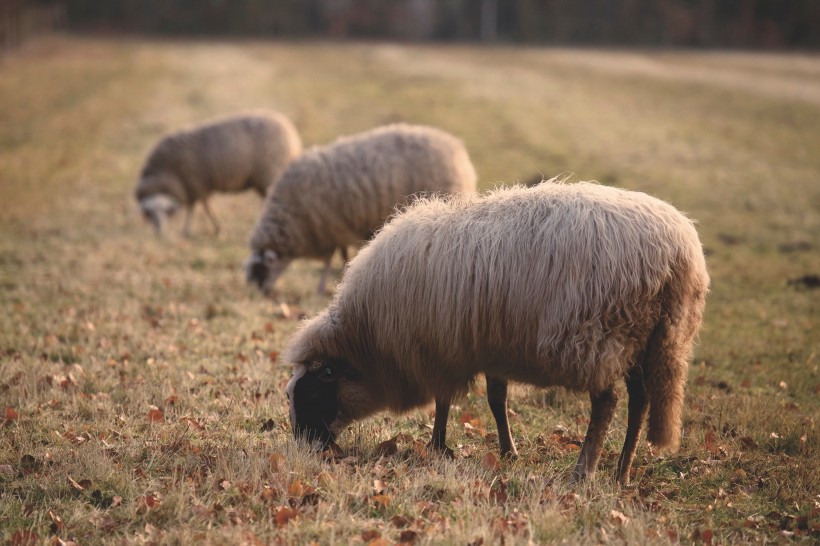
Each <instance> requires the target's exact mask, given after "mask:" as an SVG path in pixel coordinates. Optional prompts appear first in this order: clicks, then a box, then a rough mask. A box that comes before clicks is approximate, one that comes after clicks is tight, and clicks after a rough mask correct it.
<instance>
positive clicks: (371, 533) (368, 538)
mask: <svg viewBox="0 0 820 546" xmlns="http://www.w3.org/2000/svg"><path fill="white" fill-rule="evenodd" d="M361 536H362V540H363V541H365V542H372V541H374V540H376V539H377V538H380V537H381V536H382V534H381V533H380V532H379V531H378V530H376V529H368V530H367V531H362V535H361Z"/></svg>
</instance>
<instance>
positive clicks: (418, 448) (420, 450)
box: [411, 440, 430, 459]
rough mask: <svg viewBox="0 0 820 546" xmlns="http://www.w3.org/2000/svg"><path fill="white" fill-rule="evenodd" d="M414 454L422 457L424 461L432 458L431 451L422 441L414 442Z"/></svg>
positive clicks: (412, 447)
mask: <svg viewBox="0 0 820 546" xmlns="http://www.w3.org/2000/svg"><path fill="white" fill-rule="evenodd" d="M411 449H412V450H413V452H414V453H415V454H416V455H418V456H419V457H421V458H422V459H426V458H427V457H429V456H430V453H429V451H428V450H427V445H426V444H425V443H424V442H423V441H421V440H415V441H413V445H412V446H411Z"/></svg>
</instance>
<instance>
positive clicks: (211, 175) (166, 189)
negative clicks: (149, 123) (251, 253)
mask: <svg viewBox="0 0 820 546" xmlns="http://www.w3.org/2000/svg"><path fill="white" fill-rule="evenodd" d="M301 151H302V141H301V139H300V138H299V133H297V131H296V129H295V128H294V126H293V124H292V123H291V122H290V121H289V120H288V119H287V118H286V117H285V116H284V115H282V114H280V113H278V112H271V111H255V112H249V113H245V114H241V115H236V116H232V117H227V118H222V119H217V120H213V121H210V122H207V123H204V124H202V125H198V126H196V127H193V128H190V129H186V130H182V131H178V132H175V133H171V134H168V135H166V136H165V137H163V138H162V139H161V140H160V141H159V143H158V144H157V145H156V146H155V147H154V149H153V150H152V151H151V153H150V154H149V155H148V159H147V160H146V161H145V164H144V166H143V168H142V172H141V174H140V179H139V182H138V183H137V188H136V197H137V200H138V201H139V205H140V209H141V210H142V213H143V216H145V218H146V219H148V220H150V222H151V223H152V224H153V225H154V227H155V228H156V230H157V233H161V232H162V229H163V226H164V224H165V221H166V219H167V218H168V217H169V216H171V215H173V214H174V213H175V212H176V211H177V209H178V208H179V207H180V206H184V207H185V208H186V216H185V226H184V228H183V233H184V234H185V235H186V236H187V235H189V233H190V231H189V230H190V219H191V212H192V211H193V208H194V206H195V205H196V203H197V202H199V201H201V202H202V205H203V208H204V210H205V213H206V214H207V216H208V218H209V219H210V220H211V223H212V224H213V227H214V231H215V232H216V233H219V224H218V222H217V221H216V218H215V217H214V215H213V214H212V213H211V209H210V207H209V206H208V198H209V197H210V195H211V193H213V192H240V191H244V190H247V189H254V190H256V192H257V193H258V194H259V195H261V196H264V195H265V192H266V191H267V189H268V186H270V184H271V183H272V182H273V181H274V180H275V179H276V178H278V177H279V175H280V174H281V173H282V171H283V170H284V169H285V167H286V166H287V164H288V163H290V161H291V160H293V159H294V158H295V157H296V156H298V155H299V154H300V153H301Z"/></svg>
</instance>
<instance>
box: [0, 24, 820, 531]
mask: <svg viewBox="0 0 820 546" xmlns="http://www.w3.org/2000/svg"><path fill="white" fill-rule="evenodd" d="M254 107H264V108H272V109H276V110H279V111H281V112H283V113H285V114H286V115H288V116H289V117H290V118H291V119H292V120H293V121H294V123H295V124H296V126H297V127H298V128H299V130H300V131H301V134H302V137H303V140H304V141H305V143H306V145H313V144H322V143H326V142H329V141H331V140H332V139H333V138H335V137H336V136H338V135H341V134H346V133H352V132H356V131H360V130H364V129H367V128H370V127H373V126H376V125H380V124H384V123H389V122H395V121H407V122H413V123H426V124H432V125H436V126H439V127H442V128H444V129H446V130H448V131H450V132H452V133H454V134H456V135H458V136H459V137H461V138H462V139H463V140H464V142H465V143H466V145H467V147H468V149H469V151H470V153H471V155H472V158H473V162H474V164H475V166H476V170H477V172H478V176H479V186H480V187H481V188H482V189H489V188H492V187H495V186H496V185H500V184H505V183H516V182H518V181H526V180H529V179H531V178H532V177H533V176H534V175H541V174H543V175H544V176H545V177H547V178H549V177H552V176H555V175H562V174H563V175H571V180H596V181H598V182H599V183H602V184H607V185H614V186H619V187H623V188H627V189H632V190H639V191H645V192H648V193H650V194H652V195H655V196H657V197H660V198H662V199H665V200H667V201H669V202H671V203H672V204H674V205H675V206H676V207H677V208H679V209H681V210H683V211H685V212H686V213H687V214H689V215H690V216H691V217H692V218H694V219H696V220H697V226H698V230H699V233H700V235H701V240H702V242H703V244H704V248H705V251H706V254H707V260H708V264H709V269H710V274H711V278H712V287H711V292H710V294H709V296H708V298H707V308H706V316H705V324H704V328H703V330H702V332H701V335H700V340H699V343H698V345H697V348H696V351H695V357H694V361H693V362H692V366H691V369H690V377H689V383H688V386H687V401H686V409H685V421H684V436H683V442H682V445H681V449H680V451H678V452H677V453H674V454H666V455H662V456H661V455H658V454H653V453H650V451H649V449H648V448H647V446H646V444H645V443H643V442H642V444H641V446H640V447H639V451H638V456H637V458H636V461H635V467H636V468H635V475H634V476H633V480H632V484H631V485H629V486H628V487H619V486H617V485H616V484H614V483H613V480H612V475H613V473H614V467H615V460H616V458H617V453H618V451H619V450H620V447H621V442H622V441H623V435H624V431H625V427H626V424H625V416H626V404H625V397H622V401H621V404H620V405H619V408H618V412H617V414H616V417H615V419H614V421H613V423H612V426H611V428H610V432H609V435H608V437H607V441H606V443H605V453H604V457H603V459H602V463H601V467H600V468H599V472H598V475H597V476H596V478H595V479H594V480H593V481H591V482H590V483H586V484H583V485H581V486H579V487H576V488H572V487H570V486H569V485H568V484H567V482H568V479H569V476H570V472H571V470H572V467H573V465H574V462H575V458H576V457H577V455H578V450H579V445H580V442H581V440H582V439H583V435H584V432H585V430H586V424H587V422H588V421H587V420H588V411H589V401H588V399H587V398H586V397H585V396H582V395H578V394H575V393H571V392H566V391H563V390H560V389H549V390H543V389H533V388H528V387H523V386H516V387H515V388H514V389H513V390H512V393H511V399H510V409H511V412H510V414H511V426H512V429H513V436H514V437H515V438H516V441H517V444H518V449H519V453H520V455H521V456H520V458H519V459H518V460H516V461H506V460H504V461H499V460H498V459H497V457H496V454H497V447H496V438H495V425H494V422H493V419H492V416H491V414H490V412H489V408H488V407H487V404H486V401H485V397H484V383H483V381H481V380H480V381H478V383H477V385H476V387H475V389H474V390H473V392H471V393H470V394H469V395H468V396H467V397H465V398H464V399H463V400H460V401H459V402H458V403H457V405H456V406H455V407H454V409H453V411H452V412H451V414H450V428H449V439H448V440H449V444H450V446H451V447H452V448H453V449H454V450H455V452H456V457H455V458H454V459H452V460H450V459H446V458H442V457H439V456H436V455H434V454H432V453H429V452H428V451H427V449H426V448H425V445H426V443H427V441H428V439H429V435H430V429H431V428H432V413H431V408H427V409H424V410H420V411H416V412H413V413H411V414H409V415H406V416H393V415H386V414H385V415H379V416H377V417H374V418H371V419H368V420H366V421H364V422H363V423H360V424H357V425H355V426H354V427H352V428H351V429H350V430H349V431H348V432H346V433H345V434H344V435H343V436H341V437H340V439H339V443H340V444H341V445H342V446H343V448H344V449H345V453H344V454H342V455H341V456H340V457H336V458H329V457H324V458H323V457H320V456H317V455H314V454H310V453H308V452H307V451H305V450H304V449H303V448H301V447H299V446H298V445H297V444H295V443H294V442H293V441H292V438H291V433H290V425H289V423H288V408H287V400H286V398H285V391H284V388H285V385H286V383H287V380H288V378H289V374H290V370H289V365H288V363H286V362H283V361H282V360H281V359H280V358H279V352H280V351H281V350H282V349H283V347H284V346H285V344H286V343H287V341H288V339H289V338H290V336H291V335H292V333H293V332H294V330H295V329H296V328H297V327H298V325H299V321H300V320H301V319H302V318H303V317H306V316H311V315H313V314H314V313H316V312H318V311H319V310H320V309H322V308H323V307H324V306H325V305H326V304H327V303H328V301H329V296H324V295H318V294H316V293H315V287H316V284H317V282H318V276H319V272H320V270H321V264H319V263H318V262H311V261H299V262H296V263H295V264H294V265H293V266H291V268H290V269H289V270H288V271H287V272H286V273H285V275H284V276H283V277H282V278H281V280H280V282H279V290H278V292H277V293H276V294H275V296H274V297H272V298H264V297H262V296H261V295H260V294H259V293H258V292H256V291H255V290H254V289H253V288H252V287H249V286H247V285H246V284H245V282H244V278H243V272H242V269H241V264H242V260H243V259H244V258H245V257H246V255H247V254H248V249H247V237H248V234H249V232H250V230H251V228H252V226H253V224H254V221H255V219H256V217H257V215H258V213H259V212H260V210H261V206H262V202H261V200H259V199H258V197H256V196H255V195H251V194H244V195H232V196H218V197H216V198H215V199H213V200H212V206H213V208H214V210H215V213H216V215H217V217H218V218H219V219H220V221H221V223H222V227H223V230H222V233H221V234H220V236H219V237H214V236H213V234H212V233H211V231H210V226H209V225H208V223H207V221H206V218H205V216H204V215H202V214H201V211H200V212H199V213H198V214H196V215H195V216H194V221H193V236H192V237H190V238H187V239H186V238H183V237H182V236H181V235H180V229H181V223H182V222H181V219H177V220H176V221H175V222H172V223H171V224H170V226H169V227H170V231H169V234H168V236H167V237H165V238H157V237H156V236H155V235H154V233H153V232H152V230H151V228H150V227H149V226H148V225H147V224H146V223H145V222H144V221H143V220H142V218H141V217H140V215H139V214H138V210H137V207H136V203H135V202H134V199H133V195H132V190H133V187H134V184H135V182H136V177H137V175H138V171H139V168H140V165H141V162H142V161H143V159H144V156H145V154H146V153H147V152H148V150H149V149H150V147H151V145H152V144H153V143H154V142H155V141H156V139H157V138H159V136H160V135H161V134H162V133H163V132H165V131H168V130H172V129H176V128H178V127H180V126H183V125H186V124H189V123H193V122H197V121H201V120H203V119H207V118H210V117H213V116H216V115H221V114H225V113H229V112H232V111H235V110H240V109H246V108H254ZM818 152H820V56H817V55H816V54H811V55H809V54H754V53H741V52H703V51H701V52H692V51H674V50H668V51H651V50H640V51H639V50H634V51H633V50H618V51H606V50H594V49H585V50H573V49H538V48H516V47H512V46H498V47H475V46H466V45H464V46H462V45H445V46H433V45H429V46H428V45H401V44H375V43H372V44H371V43H315V42H305V43H290V42H255V41H241V42H240V41H238V42H227V41H226V42H218V41H217V42H205V41H174V40H168V41H156V40H147V39H145V40H142V39H118V40H113V39H102V38H99V39H92V38H84V37H79V36H57V37H51V38H43V39H40V40H37V41H34V42H31V43H29V44H27V45H26V46H25V47H24V48H23V49H21V50H19V51H17V52H14V53H13V54H9V55H7V56H5V57H2V58H0V310H1V311H2V312H0V411H2V413H0V542H2V543H4V544H5V543H9V544H42V543H48V544H69V543H72V542H73V543H76V544H108V543H117V544H132V543H133V544H190V543H193V542H194V541H196V542H197V543H201V544H225V543H233V544H309V543H316V544H370V545H375V546H379V545H387V544H395V543H405V544H472V545H475V546H478V545H481V544H485V545H489V544H557V543H566V544H590V543H601V544H609V543H615V544H618V543H628V544H669V543H673V544H674V543H683V544H690V543H703V544H742V543H784V544H791V543H805V544H808V543H816V542H817V541H818V540H820V434H818V430H817V426H818V416H819V415H820V411H819V410H820V369H819V366H820V354H818V353H820V324H818V319H819V318H820V291H818V282H819V279H818V275H820V153H818ZM334 265H335V267H334V270H333V273H334V275H335V278H336V279H338V278H339V277H340V276H341V273H342V263H341V262H340V261H337V262H335V264H334Z"/></svg>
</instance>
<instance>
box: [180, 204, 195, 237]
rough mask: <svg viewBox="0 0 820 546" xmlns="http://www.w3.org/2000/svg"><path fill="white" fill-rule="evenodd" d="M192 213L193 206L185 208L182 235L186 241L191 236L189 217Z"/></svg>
mask: <svg viewBox="0 0 820 546" xmlns="http://www.w3.org/2000/svg"><path fill="white" fill-rule="evenodd" d="M193 212H194V206H193V205H188V206H187V207H185V223H184V224H183V225H182V235H183V236H184V237H185V238H186V239H187V238H188V237H190V236H191V215H192V214H193Z"/></svg>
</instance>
